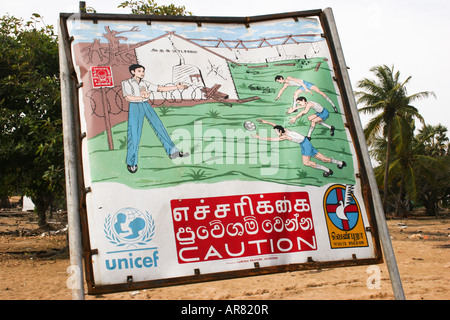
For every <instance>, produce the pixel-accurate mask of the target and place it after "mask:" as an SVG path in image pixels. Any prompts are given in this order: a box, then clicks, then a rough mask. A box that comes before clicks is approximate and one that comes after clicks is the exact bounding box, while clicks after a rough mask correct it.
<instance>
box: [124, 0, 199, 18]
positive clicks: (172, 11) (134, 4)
mask: <svg viewBox="0 0 450 320" xmlns="http://www.w3.org/2000/svg"><path fill="white" fill-rule="evenodd" d="M118 8H130V9H131V13H132V14H153V15H162V16H187V15H192V13H191V12H189V11H186V8H185V6H175V5H174V4H172V3H171V4H169V5H167V6H166V5H158V4H157V3H156V2H155V1H153V0H147V1H144V0H136V1H128V0H127V1H124V2H122V3H121V4H120V5H119V6H118Z"/></svg>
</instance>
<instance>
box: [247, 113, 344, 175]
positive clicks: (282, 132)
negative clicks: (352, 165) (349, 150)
mask: <svg viewBox="0 0 450 320" xmlns="http://www.w3.org/2000/svg"><path fill="white" fill-rule="evenodd" d="M257 121H258V122H260V123H264V124H269V125H271V126H272V127H273V129H274V130H275V132H276V134H277V135H278V137H273V138H272V137H268V138H264V137H261V136H260V135H259V134H256V135H253V137H254V138H257V139H260V140H266V141H283V140H288V141H292V142H294V143H298V144H299V145H300V147H301V151H302V160H303V164H304V165H305V166H308V167H311V168H315V169H320V170H323V171H324V173H323V176H324V177H328V176H330V175H332V174H333V171H332V170H331V169H328V168H326V167H324V166H322V165H320V164H318V163H315V162H313V161H311V157H313V158H315V159H317V160H320V161H322V162H324V163H334V164H336V165H337V167H338V169H342V168H344V167H346V166H347V164H346V163H345V161H339V160H335V159H333V158H328V157H326V156H324V155H323V154H321V153H320V152H319V151H317V150H316V149H315V148H314V147H313V146H312V144H311V142H310V141H309V140H308V139H306V137H305V136H304V135H302V134H300V133H298V132H296V131H292V130H289V129H285V128H283V127H282V126H280V125H276V124H274V123H271V122H269V121H266V120H262V119H257Z"/></svg>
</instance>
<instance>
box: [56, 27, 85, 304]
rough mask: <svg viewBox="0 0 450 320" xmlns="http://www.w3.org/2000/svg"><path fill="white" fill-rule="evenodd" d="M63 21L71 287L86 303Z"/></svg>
mask: <svg viewBox="0 0 450 320" xmlns="http://www.w3.org/2000/svg"><path fill="white" fill-rule="evenodd" d="M61 23H62V22H61V21H60V23H59V30H58V34H59V39H58V40H59V41H58V42H59V68H60V80H61V108H62V120H63V136H64V164H65V172H66V197H67V220H68V225H69V228H68V233H69V250H70V266H69V268H68V269H67V271H68V272H70V273H71V276H70V277H69V280H68V281H67V286H68V287H69V289H71V290H72V299H73V300H84V278H83V253H82V236H81V223H80V207H79V205H80V194H79V181H78V172H77V162H78V159H77V148H76V145H77V143H76V140H75V139H76V138H75V137H76V135H75V128H78V125H77V124H76V123H75V120H74V110H76V109H75V103H74V99H73V97H74V94H75V84H74V81H73V79H71V76H70V68H69V57H68V56H67V52H68V50H70V49H69V43H68V41H67V39H65V37H64V36H63V32H62V30H61V29H62V28H61Z"/></svg>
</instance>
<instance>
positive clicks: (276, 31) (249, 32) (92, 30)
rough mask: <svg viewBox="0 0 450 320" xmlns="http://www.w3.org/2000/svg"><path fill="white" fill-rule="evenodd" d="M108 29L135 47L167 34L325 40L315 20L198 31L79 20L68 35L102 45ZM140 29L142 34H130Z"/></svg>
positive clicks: (162, 24) (175, 25)
mask: <svg viewBox="0 0 450 320" xmlns="http://www.w3.org/2000/svg"><path fill="white" fill-rule="evenodd" d="M105 26H109V28H110V30H115V31H117V32H121V33H120V34H118V35H117V36H118V37H126V38H127V39H126V40H125V39H123V40H122V41H121V43H127V44H135V43H139V42H142V41H147V40H151V39H154V38H157V37H159V36H161V35H164V34H166V32H173V31H175V32H176V34H177V35H179V36H182V37H184V38H187V39H214V40H216V39H219V38H220V39H223V40H242V41H249V40H257V39H261V38H266V39H267V38H275V37H286V36H289V35H294V36H295V35H314V34H319V36H317V37H315V36H306V37H295V40H296V41H305V42H311V41H319V40H322V38H321V37H320V34H321V33H322V29H321V27H320V24H319V23H318V21H317V20H316V19H299V20H298V21H297V22H296V21H294V20H293V19H283V20H273V21H266V22H259V23H252V24H250V28H246V26H245V25H239V24H226V25H218V24H206V23H203V24H202V26H201V27H198V26H197V24H196V23H173V22H152V24H151V25H147V23H145V22H141V21H134V22H133V21H123V22H117V21H99V22H98V24H94V23H92V22H90V21H87V20H83V21H80V20H77V19H74V20H73V21H71V22H69V23H68V27H69V32H70V35H71V36H74V39H75V40H74V43H77V42H88V43H89V42H93V40H94V39H100V42H101V43H107V40H106V38H105V37H104V36H103V34H105V33H106V31H105ZM134 26H137V27H138V28H139V29H138V30H139V31H130V30H131V29H132V28H133V27H134ZM285 40H286V38H283V39H280V40H272V41H271V44H278V43H281V42H282V41H285ZM196 42H197V43H198V44H200V45H211V42H209V43H208V42H207V41H196ZM258 44H259V42H253V43H249V42H247V43H246V46H247V47H256V46H257V45H258Z"/></svg>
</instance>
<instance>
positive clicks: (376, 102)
mask: <svg viewBox="0 0 450 320" xmlns="http://www.w3.org/2000/svg"><path fill="white" fill-rule="evenodd" d="M370 71H371V72H373V73H374V75H375V80H374V79H369V78H364V79H362V80H360V81H359V82H358V84H357V86H358V88H360V89H362V90H363V91H358V92H356V96H357V97H358V103H362V104H365V107H363V108H361V109H360V110H359V111H360V112H362V113H366V114H371V115H375V116H374V117H373V118H372V119H371V120H370V122H369V123H368V125H367V126H366V128H365V129H364V132H365V136H366V139H367V141H368V143H369V145H370V144H371V143H372V141H374V139H375V137H376V136H377V135H382V136H384V137H386V141H387V145H386V160H385V163H386V166H385V172H384V179H383V207H384V209H385V211H386V210H387V197H388V194H389V192H388V189H389V188H388V187H389V184H388V174H389V166H390V162H391V153H392V140H393V126H394V120H395V119H397V120H398V119H400V118H403V119H405V120H406V119H408V120H411V121H412V120H413V119H414V118H416V119H419V120H420V121H421V122H422V123H424V119H423V118H422V116H421V115H420V113H419V111H418V110H417V108H415V107H414V106H412V105H411V103H413V102H414V101H416V100H421V99H424V98H427V97H429V96H434V93H433V92H427V91H424V92H419V93H416V94H413V95H408V94H407V88H406V86H407V84H408V82H409V81H410V80H411V77H408V78H407V79H406V80H405V81H403V82H402V81H400V72H399V71H395V69H394V66H392V67H391V68H389V67H388V66H386V65H383V66H376V67H374V68H372V69H371V70H370Z"/></svg>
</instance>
